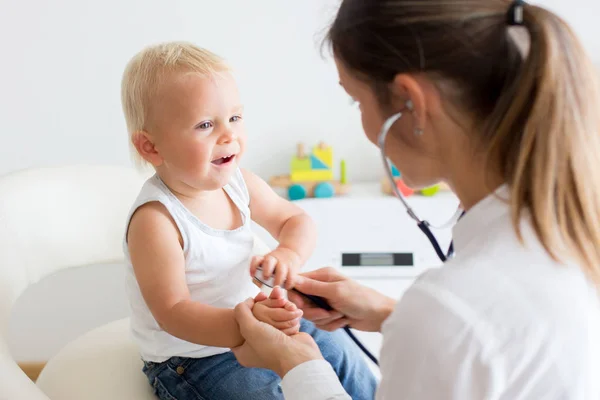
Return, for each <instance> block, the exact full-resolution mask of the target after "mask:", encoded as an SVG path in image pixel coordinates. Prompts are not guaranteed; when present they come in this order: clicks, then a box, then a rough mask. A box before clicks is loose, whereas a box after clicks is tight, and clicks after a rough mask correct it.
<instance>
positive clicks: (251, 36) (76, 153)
mask: <svg viewBox="0 0 600 400" xmlns="http://www.w3.org/2000/svg"><path fill="white" fill-rule="evenodd" d="M337 3H338V0H301V1H291V0H254V1H248V0H213V1H206V0H177V1H176V0H169V1H165V0H118V1H117V0H109V1H100V0H96V1H84V0H53V1H43V0H0V49H1V50H2V53H1V54H2V56H1V58H2V62H1V63H0V121H1V123H2V124H1V126H0V145H1V146H2V147H1V149H2V150H0V174H2V173H5V172H8V171H13V170H17V169H21V168H26V167H32V166H39V165H56V164H66V163H114V164H128V163H129V155H128V149H127V141H126V134H125V129H124V123H123V119H122V115H121V109H120V102H119V86H120V77H121V73H122V69H123V67H124V65H125V63H126V62H127V60H128V59H129V57H130V56H131V55H132V54H133V53H134V52H136V51H137V50H139V49H140V48H141V47H142V46H144V45H147V44H149V43H154V42H157V41H163V40H175V39H185V40H191V41H195V42H196V43H198V44H200V45H202V46H206V47H208V48H210V49H212V50H214V51H216V52H218V53H220V54H222V55H223V56H225V57H227V58H229V59H230V60H231V61H232V62H233V64H234V65H235V66H236V67H237V69H238V73H239V77H240V84H241V88H242V91H243V95H244V97H245V101H246V110H247V112H246V119H247V124H248V129H249V136H250V148H249V153H248V156H247V158H246V160H245V165H246V166H247V167H249V168H251V169H254V170H255V171H256V172H257V173H259V174H260V175H262V176H263V177H265V178H266V177H268V176H270V175H272V174H276V173H283V172H286V170H287V163H288V160H289V156H290V154H291V153H292V152H293V151H294V146H295V143H296V141H297V140H299V139H301V140H304V141H305V142H307V143H309V144H310V143H313V142H316V141H318V140H321V139H325V140H327V141H328V142H330V143H332V144H333V145H334V146H335V149H336V153H337V155H343V156H344V158H346V159H348V160H349V163H348V169H349V175H350V177H351V178H354V179H360V180H370V179H376V178H378V177H379V176H380V175H379V174H380V172H379V171H380V169H379V168H380V162H379V159H378V158H377V154H376V152H375V149H374V148H373V147H372V146H370V145H368V143H367V142H366V140H365V139H364V138H363V136H362V133H361V130H360V124H359V118H358V115H357V112H356V111H355V110H354V109H351V108H350V107H348V102H347V98H346V95H345V94H344V93H343V91H342V90H341V89H340V88H339V86H338V84H337V75H336V72H335V70H334V68H333V65H332V63H331V61H330V60H329V59H323V58H321V56H320V53H319V51H318V49H319V46H318V43H319V40H318V38H319V36H318V32H319V31H322V30H323V29H324V28H325V27H326V25H327V24H326V23H327V21H328V20H329V18H330V17H331V14H332V11H333V10H334V8H335V6H336V5H337ZM542 3H543V4H546V5H548V6H549V7H550V8H552V9H554V10H556V11H557V12H559V13H560V14H561V15H563V16H564V17H565V18H566V19H567V20H568V21H569V22H571V23H572V24H573V26H574V28H575V30H576V31H577V32H578V33H579V34H580V35H581V37H582V39H583V41H584V43H585V45H586V46H587V48H588V50H589V51H590V52H591V54H592V57H593V58H594V60H595V61H596V62H597V63H600V41H598V40H597V39H596V38H598V37H600V35H599V33H600V31H599V30H598V25H597V22H596V21H595V18H596V17H597V16H599V15H600V3H598V2H596V1H594V0H571V1H568V2H566V1H564V0H544V1H543V2H542ZM305 82H309V83H310V84H306V83H305ZM359 160H361V161H363V162H362V163H361V164H362V166H361V167H360V168H359V167H358V163H359ZM121 274H122V270H121V268H120V267H118V266H108V267H97V268H92V269H88V270H73V271H67V272H65V273H64V274H61V275H59V276H56V277H51V278H49V279H48V280H45V281H42V282H40V283H39V285H37V286H36V287H34V288H32V289H31V290H30V291H28V292H27V293H26V294H25V296H24V297H23V298H22V299H21V300H20V302H19V304H18V305H17V308H16V310H15V316H14V323H13V325H12V330H11V332H12V335H11V343H12V348H13V350H14V354H15V355H16V356H17V358H18V359H20V360H40V359H42V360H43V359H45V358H47V357H48V356H50V355H52V354H53V353H54V352H55V351H56V350H57V349H58V348H60V346H61V345H62V344H63V343H65V342H67V341H68V339H69V338H66V337H65V336H64V334H65V333H64V332H65V330H66V328H65V327H68V328H69V332H70V333H71V334H72V335H74V336H76V335H77V334H79V333H81V332H84V331H86V330H87V329H89V328H91V327H93V326H95V325H98V324H100V323H103V322H106V321H109V320H112V319H116V318H119V317H121V316H125V315H126V313H127V310H126V307H125V303H124V296H123V293H122V286H121V282H122V277H121ZM53 293H63V294H64V296H63V297H60V298H59V297H51V296H53ZM86 296H87V297H86ZM81 299H85V300H84V301H80V300H81ZM74 318H76V319H74ZM40 331H44V332H43V334H44V339H43V340H40V339H39V337H40V336H39V335H40V334H41V332H40Z"/></svg>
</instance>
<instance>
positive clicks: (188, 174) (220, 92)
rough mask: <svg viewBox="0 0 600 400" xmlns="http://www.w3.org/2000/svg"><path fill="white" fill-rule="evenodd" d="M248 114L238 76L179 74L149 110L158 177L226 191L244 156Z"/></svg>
mask: <svg viewBox="0 0 600 400" xmlns="http://www.w3.org/2000/svg"><path fill="white" fill-rule="evenodd" d="M242 112H243V109H242V104H241V100H240V96H239V92H238V88H237V85H236V82H235V80H234V78H233V76H232V75H231V74H229V73H223V74H220V75H219V76H201V75H199V74H194V73H187V74H179V75H177V76H175V77H174V78H172V80H171V81H169V82H167V83H165V84H164V85H163V87H162V88H161V90H160V91H159V95H158V96H157V100H156V101H155V102H154V103H153V105H152V108H151V110H150V115H151V116H152V120H151V126H152V136H153V137H154V143H155V146H156V149H157V150H158V152H159V154H160V156H161V157H162V159H163V162H162V164H161V165H160V166H159V167H158V169H159V172H161V173H163V174H166V175H168V176H169V178H170V179H171V180H173V179H175V180H178V181H180V182H181V183H183V184H185V185H187V186H190V187H192V188H195V189H200V190H215V189H218V188H221V187H223V186H224V185H225V184H227V183H228V182H229V179H230V177H231V175H232V174H233V172H234V171H235V168H236V167H237V162H238V159H239V158H240V157H241V155H242V154H243V152H244V149H245V142H246V132H245V128H244V121H243V119H242V117H243V115H242Z"/></svg>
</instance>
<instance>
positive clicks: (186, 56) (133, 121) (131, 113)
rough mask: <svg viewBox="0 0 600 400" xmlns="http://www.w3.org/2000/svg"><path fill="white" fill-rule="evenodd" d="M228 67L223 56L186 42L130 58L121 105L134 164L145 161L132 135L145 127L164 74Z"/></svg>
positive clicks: (146, 50)
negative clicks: (136, 147) (134, 143)
mask: <svg viewBox="0 0 600 400" xmlns="http://www.w3.org/2000/svg"><path fill="white" fill-rule="evenodd" d="M229 70H230V66H229V65H228V64H227V63H226V61H225V60H224V59H223V58H221V57H219V56H218V55H216V54H215V53H213V52H211V51H209V50H206V49H203V48H200V47H198V46H196V45H194V44H192V43H188V42H166V43H159V44H156V45H152V46H149V47H146V48H144V49H143V50H142V51H140V52H139V53H137V54H136V55H135V56H134V57H133V58H132V59H131V60H130V61H129V63H128V64H127V66H126V68H125V71H124V73H123V79H122V81H121V105H122V107H123V113H124V115H125V122H126V124H127V131H128V133H129V146H130V150H131V156H132V158H133V160H134V162H135V164H136V166H138V167H145V166H147V163H146V161H145V160H144V159H143V158H142V157H141V156H140V155H139V154H138V152H137V150H136V149H135V146H134V145H133V141H132V139H133V135H134V134H135V133H136V132H140V131H145V130H146V129H147V123H148V118H149V110H150V104H151V101H152V99H153V98H154V97H155V96H156V93H157V91H158V89H159V88H160V85H161V84H162V83H163V81H164V79H165V77H166V76H168V75H169V74H173V73H185V72H195V73H199V74H201V75H212V74H216V73H219V72H224V71H229Z"/></svg>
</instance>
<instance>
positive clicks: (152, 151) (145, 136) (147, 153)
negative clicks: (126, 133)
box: [131, 131, 163, 167]
mask: <svg viewBox="0 0 600 400" xmlns="http://www.w3.org/2000/svg"><path fill="white" fill-rule="evenodd" d="M131 142H132V143H133V146H134V147H135V149H136V151H137V152H138V154H139V155H140V157H142V158H143V159H144V160H146V161H147V162H149V163H150V164H152V165H153V166H154V167H158V166H160V165H161V164H162V163H163V159H162V157H161V155H160V154H159V153H158V150H157V149H156V146H155V145H154V142H153V140H152V137H151V136H150V134H149V133H148V132H144V131H138V132H135V133H134V134H133V135H131Z"/></svg>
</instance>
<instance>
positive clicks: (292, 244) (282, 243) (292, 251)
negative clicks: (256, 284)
mask: <svg viewBox="0 0 600 400" xmlns="http://www.w3.org/2000/svg"><path fill="white" fill-rule="evenodd" d="M242 174H243V175H244V180H245V181H246V186H247V187H248V192H249V194H250V212H251V214H252V219H253V220H254V221H256V223H258V224H259V225H260V226H262V227H264V228H265V229H266V230H267V231H268V232H269V233H270V234H271V235H272V236H273V237H274V238H275V239H277V241H278V242H279V246H278V247H277V248H276V249H275V250H274V251H272V252H271V253H269V254H267V255H265V256H264V257H260V258H257V259H255V260H254V261H253V264H252V268H251V273H252V276H254V273H255V270H256V267H257V266H258V264H261V265H262V268H263V274H264V277H265V278H267V279H268V278H269V277H270V276H271V274H272V273H273V270H275V285H282V284H283V283H284V280H286V279H287V281H286V282H285V288H287V289H290V288H292V287H293V276H294V275H295V274H296V273H297V272H298V270H299V268H300V267H301V266H302V265H303V264H304V263H305V262H306V260H307V259H308V258H309V257H310V255H311V253H312V252H313V250H314V248H315V243H316V236H317V229H316V226H315V224H314V222H313V220H312V219H311V218H310V217H309V216H308V215H307V214H306V213H305V212H304V210H302V209H301V208H300V207H298V206H296V205H295V204H293V203H292V202H291V201H288V200H286V199H284V198H282V197H281V196H279V195H278V194H277V193H275V192H274V191H273V189H272V188H271V187H270V186H269V185H268V184H267V183H266V182H265V181H263V180H262V179H261V178H259V177H258V176H256V175H255V174H253V173H252V172H250V171H247V170H242ZM288 271H289V273H288Z"/></svg>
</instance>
